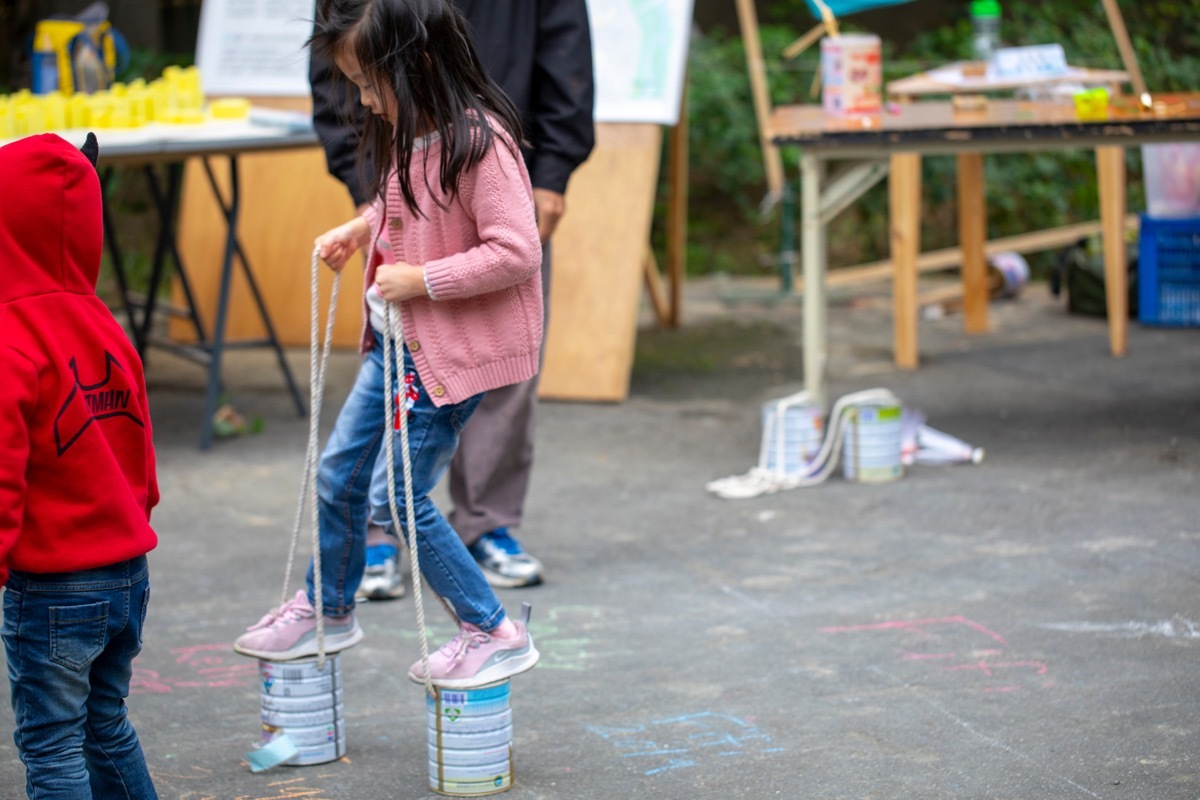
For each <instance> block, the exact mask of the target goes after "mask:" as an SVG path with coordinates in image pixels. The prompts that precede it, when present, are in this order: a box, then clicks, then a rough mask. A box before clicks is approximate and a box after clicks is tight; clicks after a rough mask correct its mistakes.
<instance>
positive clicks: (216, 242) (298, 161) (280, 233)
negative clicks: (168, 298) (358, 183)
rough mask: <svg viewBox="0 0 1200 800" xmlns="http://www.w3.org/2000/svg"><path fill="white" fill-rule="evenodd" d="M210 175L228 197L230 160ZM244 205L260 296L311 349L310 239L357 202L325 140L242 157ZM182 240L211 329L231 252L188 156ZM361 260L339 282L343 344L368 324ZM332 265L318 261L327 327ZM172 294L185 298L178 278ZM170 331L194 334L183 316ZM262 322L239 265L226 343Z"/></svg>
mask: <svg viewBox="0 0 1200 800" xmlns="http://www.w3.org/2000/svg"><path fill="white" fill-rule="evenodd" d="M254 102H255V104H256V105H263V106H268V105H269V106H274V107H277V108H292V109H302V110H308V109H309V107H310V102H309V100H308V98H289V99H286V100H284V99H281V100H276V101H270V100H268V99H266V98H255V100H254ZM212 163H213V167H214V173H215V174H216V176H217V179H218V183H219V184H220V186H221V188H222V192H224V193H225V196H226V197H228V177H229V176H228V172H229V171H228V165H227V163H226V162H225V160H224V159H214V160H213V162H212ZM238 163H239V174H240V178H239V186H240V189H241V210H240V213H239V219H238V233H239V238H240V239H241V242H242V246H243V248H244V249H245V251H246V256H247V258H248V259H249V261H250V266H251V268H252V269H253V271H254V277H255V279H256V280H257V281H258V285H259V288H260V290H261V291H262V294H263V300H264V302H265V304H266V306H267V312H268V313H269V314H270V317H271V322H272V324H273V325H274V326H275V332H276V334H277V335H278V336H279V340H280V342H281V343H282V344H283V345H284V346H285V347H308V342H309V326H310V324H311V323H310V316H311V315H310V312H309V304H310V285H311V280H310V268H311V262H312V249H313V240H314V239H315V238H316V237H317V236H318V235H320V234H321V233H324V232H325V231H327V230H328V229H329V228H332V227H333V226H334V225H338V224H340V223H342V222H345V221H346V220H348V219H350V218H351V217H352V216H353V215H354V203H353V201H352V200H351V199H350V194H349V192H347V191H346V187H345V186H343V185H342V183H341V182H340V181H338V180H337V179H335V178H333V177H331V176H330V175H329V173H328V171H327V170H326V168H325V153H324V151H323V150H321V148H319V147H313V148H311V149H306V150H295V151H289V152H285V153H265V154H256V155H246V156H240V157H239V158H238ZM178 239H179V248H180V255H181V257H182V258H183V262H184V268H185V269H186V270H187V275H188V278H189V279H190V280H191V282H192V289H193V292H194V294H195V297H196V304H197V306H198V308H199V310H200V314H201V319H202V320H203V321H204V325H205V329H206V331H208V332H209V334H210V335H211V331H212V325H213V319H214V317H215V316H216V305H217V291H218V288H219V285H220V272H221V260H222V258H223V257H224V252H225V223H224V220H223V219H222V217H221V210H220V208H218V206H217V203H216V201H215V200H214V198H213V196H212V190H211V188H210V187H209V185H208V178H207V177H206V176H205V174H204V169H203V167H202V165H201V164H200V162H199V161H198V160H196V159H193V160H191V161H189V162H188V164H187V167H186V169H185V172H184V183H183V193H182V198H181V202H180V213H179V236H178ZM362 273H363V270H362V261H361V259H358V258H356V259H354V260H352V261H351V262H350V263H349V264H347V265H346V268H345V270H344V271H343V277H342V283H341V287H340V288H339V290H338V308H337V320H336V324H335V328H334V341H335V344H336V345H337V346H338V347H357V345H358V340H359V335H360V333H361V331H362V310H361V309H362V291H363V288H362ZM332 275H333V274H332V273H331V272H330V271H329V269H328V268H326V267H325V266H324V265H322V266H321V276H320V281H321V283H320V296H321V298H322V300H321V314H322V317H321V331H322V334H321V335H324V330H325V328H324V319H325V316H324V315H325V314H326V313H327V306H328V299H329V292H330V285H331V282H332ZM172 300H173V302H174V303H175V304H176V305H180V306H182V305H183V304H184V299H183V293H182V291H181V289H180V287H179V286H178V283H177V282H176V285H175V286H174V287H173V298H172ZM169 335H170V336H171V337H172V338H175V339H177V340H179V341H191V340H192V339H193V338H194V337H192V329H191V325H190V324H189V323H188V322H187V321H186V320H180V319H175V320H172V322H171V325H170V328H169ZM263 335H264V328H263V326H262V323H261V321H260V319H259V316H258V311H257V309H256V308H255V305H254V300H253V298H252V297H251V295H250V290H249V288H248V286H247V285H246V281H245V279H244V278H243V276H242V274H241V270H240V269H235V271H234V282H233V291H232V294H231V295H230V307H229V321H228V324H227V325H226V337H227V339H226V340H227V341H231V342H236V341H239V340H242V341H244V340H247V339H257V338H260V337H262V336H263Z"/></svg>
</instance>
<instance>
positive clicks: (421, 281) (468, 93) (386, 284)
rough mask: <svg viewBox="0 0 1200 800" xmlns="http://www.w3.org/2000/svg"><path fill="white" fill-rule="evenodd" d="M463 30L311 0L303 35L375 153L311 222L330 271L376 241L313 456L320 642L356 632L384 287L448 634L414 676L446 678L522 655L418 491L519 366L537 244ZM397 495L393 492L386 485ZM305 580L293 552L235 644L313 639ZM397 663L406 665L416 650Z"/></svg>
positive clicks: (277, 648) (467, 682) (524, 635)
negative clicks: (347, 203) (357, 339)
mask: <svg viewBox="0 0 1200 800" xmlns="http://www.w3.org/2000/svg"><path fill="white" fill-rule="evenodd" d="M470 42H471V36H470V32H469V30H468V29H467V26H466V23H465V21H464V20H463V18H462V17H461V16H460V14H459V12H458V11H457V10H456V9H455V8H454V5H453V4H452V3H448V2H445V0H320V2H319V3H318V6H317V23H316V26H315V28H314V33H313V40H312V44H313V47H314V48H315V49H319V50H322V51H324V52H325V54H326V55H328V56H330V57H331V58H332V60H333V62H334V63H336V64H337V67H338V69H339V70H340V71H341V75H340V77H341V78H342V79H346V80H349V81H350V82H351V83H352V84H354V86H355V87H357V89H358V92H359V95H360V99H361V102H362V105H363V106H365V107H366V108H367V109H368V110H369V111H370V112H371V113H370V115H369V117H368V119H367V121H366V125H365V129H364V135H363V137H362V139H361V140H360V142H359V157H360V158H359V163H360V165H368V166H369V165H387V169H384V170H376V171H374V172H373V173H364V178H365V179H366V182H365V185H368V186H370V187H371V193H372V195H373V196H375V198H376V199H375V201H374V203H373V205H371V207H370V208H369V209H368V210H367V211H366V212H365V213H364V214H363V215H362V216H360V217H357V218H355V219H353V220H351V221H349V222H347V223H345V224H344V225H340V226H338V227H336V228H334V229H332V230H330V231H328V232H326V233H324V234H322V235H321V236H319V237H318V238H317V240H316V244H317V246H318V247H319V249H320V256H321V258H322V259H324V261H325V262H326V263H327V264H328V265H329V266H330V267H331V268H333V269H334V270H340V269H341V268H342V267H343V266H344V265H345V264H346V262H347V260H348V259H349V258H350V256H351V255H353V254H354V253H355V252H356V251H359V250H362V251H363V252H365V253H371V252H372V251H373V250H374V244H375V243H376V242H377V241H378V240H380V239H383V240H384V241H385V242H386V244H388V245H390V249H391V255H392V257H393V263H384V264H378V265H376V263H375V259H368V266H367V273H366V285H367V287H368V288H367V291H366V297H365V300H364V303H363V309H364V315H363V316H364V326H363V339H362V352H363V353H364V358H363V363H362V367H361V368H360V370H359V374H358V378H357V380H356V382H355V385H354V388H353V389H352V390H351V392H350V396H349V397H348V398H347V400H346V403H345V405H344V406H343V407H342V410H341V413H340V414H339V415H338V419H337V423H336V425H335V426H334V429H333V431H332V433H331V434H330V437H329V441H328V443H327V444H326V446H325V449H324V450H323V452H322V454H321V461H320V466H319V470H318V476H317V486H318V503H319V515H318V520H319V522H318V527H319V536H320V546H321V576H322V600H323V604H324V613H325V614H326V615H327V616H326V618H325V650H326V652H331V653H332V652H337V651H339V650H342V649H345V648H347V647H350V646H352V645H354V644H356V643H357V642H358V641H359V640H361V639H362V636H363V634H362V630H361V629H360V628H359V627H358V624H357V623H356V621H355V619H354V603H355V600H354V594H355V590H356V589H357V588H358V584H359V582H360V581H361V579H362V575H363V567H364V563H365V552H366V541H365V540H366V529H367V523H368V521H369V522H370V523H371V524H373V525H380V526H383V527H391V525H392V521H391V513H390V511H389V508H388V501H389V497H388V494H389V492H390V490H386V489H379V490H378V491H376V492H374V493H372V492H371V490H370V487H371V484H372V474H373V473H380V472H382V471H385V470H386V468H387V463H386V455H385V453H386V450H385V448H384V436H388V435H395V432H394V430H393V426H391V425H389V424H385V419H384V407H385V406H384V391H385V389H384V365H383V358H384V356H383V346H382V337H383V336H384V331H385V322H384V319H385V316H384V311H385V304H387V303H391V304H393V314H392V319H393V321H395V320H396V319H397V317H398V318H399V321H400V323H399V325H398V327H397V329H396V334H395V335H396V338H397V344H398V345H402V347H398V348H397V350H402V353H403V356H402V359H403V363H402V365H397V367H396V368H393V375H394V376H396V377H397V378H398V379H399V380H403V385H404V390H403V392H399V391H398V388H399V387H398V386H393V387H391V388H390V389H388V391H392V392H395V393H396V396H397V397H399V398H401V403H402V404H403V405H404V407H406V408H407V414H408V418H407V419H408V422H407V424H408V430H409V436H408V438H409V447H410V459H411V464H412V471H413V494H414V498H413V511H414V513H415V517H416V532H417V536H416V540H417V547H418V553H417V554H418V556H419V560H420V564H421V571H422V574H423V576H424V578H425V580H426V581H427V582H428V583H429V585H430V586H431V587H432V588H433V590H434V591H436V592H437V593H438V594H439V595H441V597H443V598H444V599H445V600H446V601H447V602H448V603H449V604H450V606H451V607H452V608H453V609H454V612H455V613H456V614H457V616H458V618H459V621H460V629H459V632H458V635H457V636H455V637H454V638H453V639H452V640H451V641H450V642H449V643H447V644H446V645H444V646H443V647H442V648H441V649H440V650H438V651H437V652H436V653H434V654H432V655H431V656H430V659H429V673H430V678H431V680H432V681H433V683H435V684H437V685H439V686H444V687H448V688H468V687H472V686H480V685H483V684H486V683H491V682H494V681H498V680H502V679H504V678H507V677H509V676H511V675H515V674H517V673H520V672H524V671H525V670H528V669H530V668H531V667H532V666H533V665H534V664H535V663H536V662H537V660H538V652H537V649H536V648H535V647H534V644H533V640H532V638H531V637H530V636H529V632H528V631H527V630H526V628H525V625H524V623H523V622H522V621H519V620H513V619H510V618H509V617H508V616H506V614H505V612H504V608H503V607H502V606H501V605H500V602H499V600H498V599H497V598H496V595H495V593H494V592H493V591H492V589H491V587H490V586H489V585H488V583H487V581H486V580H485V578H484V576H483V573H482V572H481V571H480V569H479V567H478V565H477V564H476V562H475V559H474V558H472V557H471V555H470V553H469V552H468V551H467V548H466V546H465V545H464V544H463V543H462V540H461V539H460V538H459V536H458V534H457V533H456V532H455V531H454V529H453V528H451V527H450V524H449V523H448V522H447V521H446V519H445V517H443V516H442V513H441V512H440V511H439V510H438V509H437V507H436V506H435V505H434V504H433V501H432V500H431V499H430V498H429V496H428V493H429V491H430V490H431V489H432V488H433V487H434V486H435V485H436V483H437V481H438V479H439V478H440V477H441V475H442V473H443V472H444V471H445V469H446V467H447V466H448V465H449V463H450V458H451V456H452V455H453V454H454V450H455V448H456V447H457V445H458V433H459V431H460V430H461V429H462V427H463V425H464V424H466V422H467V419H468V418H469V417H470V416H471V412H472V411H474V410H475V407H476V406H477V405H478V403H479V401H480V400H481V399H482V397H483V393H484V392H486V391H488V390H489V389H493V388H496V387H499V386H504V385H507V384H510V383H517V382H519V381H523V380H526V379H528V378H530V377H532V376H533V375H534V374H535V373H536V372H537V370H538V361H539V347H540V343H541V339H542V319H543V316H542V291H541V275H540V270H539V267H540V265H541V244H540V241H539V239H538V231H537V222H536V220H535V218H534V205H533V199H532V198H533V194H532V189H531V187H530V182H529V176H528V174H527V172H526V169H525V164H524V161H523V159H522V158H521V153H520V151H519V149H518V143H519V142H520V141H521V131H520V121H519V117H518V114H517V111H516V109H515V108H514V107H513V105H512V103H511V102H509V100H508V99H507V98H506V97H505V96H504V94H503V93H502V92H501V91H500V89H499V88H498V87H497V86H496V85H495V84H494V83H492V82H491V80H490V79H488V78H487V76H486V73H485V72H484V68H483V66H482V65H481V63H480V61H479V59H478V58H477V57H476V55H475V52H474V50H473V48H472V46H471V43H470ZM385 251H386V248H385ZM397 355H399V353H397ZM395 444H396V446H395V448H394V450H395V453H396V465H395V474H396V475H401V474H402V471H401V465H400V458H401V453H400V451H401V447H400V445H399V440H398V439H397V440H396V443H395ZM376 486H377V487H387V481H386V480H380V481H376ZM397 502H398V504H399V505H400V506H401V507H403V505H404V495H403V491H402V488H401V491H400V492H399V496H398V497H397ZM400 519H401V520H404V519H405V514H404V512H403V511H402V512H401V514H400ZM313 583H314V582H313V567H312V565H311V564H310V565H309V570H308V590H307V591H303V590H302V591H299V592H297V594H296V597H295V599H293V600H292V601H290V602H288V603H286V604H285V605H283V606H282V607H280V608H277V609H274V610H272V611H271V612H270V613H268V614H267V615H266V616H265V617H263V618H262V620H260V621H259V623H258V624H257V625H255V626H253V627H252V628H250V630H249V632H247V633H246V634H244V635H243V636H241V637H240V638H239V639H238V640H237V643H236V645H235V648H236V649H237V650H238V651H239V652H242V653H245V654H247V655H251V656H256V657H258V658H265V659H269V660H287V659H292V658H299V657H302V656H310V655H314V654H315V653H316V652H317V643H316V620H315V612H314V610H313ZM408 674H409V677H410V678H411V679H412V680H414V681H417V682H423V681H424V679H425V673H424V668H423V666H422V663H421V662H420V661H418V662H417V663H416V664H414V665H413V666H412V668H411V669H410V670H409V673H408Z"/></svg>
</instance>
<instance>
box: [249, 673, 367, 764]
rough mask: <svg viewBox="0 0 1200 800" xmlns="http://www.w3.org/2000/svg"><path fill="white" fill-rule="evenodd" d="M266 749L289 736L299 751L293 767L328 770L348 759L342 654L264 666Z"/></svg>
mask: <svg viewBox="0 0 1200 800" xmlns="http://www.w3.org/2000/svg"><path fill="white" fill-rule="evenodd" d="M258 675H259V678H260V680H261V685H262V690H261V692H260V702H261V706H262V709H261V721H262V739H263V743H264V744H265V743H267V742H270V741H273V740H274V739H276V738H277V737H279V736H283V735H285V734H286V735H287V737H288V739H289V740H290V741H291V742H292V744H294V745H295V746H296V750H297V751H298V752H297V753H296V755H295V756H294V757H292V758H291V759H289V760H288V761H287V762H286V763H287V764H288V765H289V766H306V765H310V764H325V763H328V762H330V761H336V760H337V759H339V758H341V757H342V756H344V755H345V754H346V723H345V705H344V704H343V696H344V695H343V690H342V663H341V659H340V658H339V657H338V654H336V653H335V654H332V655H328V656H326V657H325V664H324V666H323V667H321V668H318V667H317V659H315V658H304V659H296V660H295V661H266V660H261V659H260V660H259V662H258Z"/></svg>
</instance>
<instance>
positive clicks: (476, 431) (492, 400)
mask: <svg viewBox="0 0 1200 800" xmlns="http://www.w3.org/2000/svg"><path fill="white" fill-rule="evenodd" d="M542 300H543V314H544V319H543V322H548V321H549V318H550V245H549V244H548V243H547V244H543V245H542ZM542 344H543V348H544V346H545V329H544V328H543V333H542ZM543 352H544V350H543ZM537 385H538V376H537V375H534V376H533V377H532V378H530V379H529V380H527V381H525V382H523V383H515V384H512V385H511V386H503V387H501V388H499V389H492V390H491V391H489V392H488V393H487V394H486V395H484V398H483V401H482V402H481V403H480V404H479V407H478V408H477V409H475V413H474V414H472V415H471V418H470V419H469V420H467V425H466V427H465V428H463V431H462V434H461V436H460V438H459V443H458V450H457V452H455V454H454V460H453V461H451V462H450V478H449V487H450V499H451V501H452V502H453V503H454V509H453V510H452V511H451V512H450V514H449V515H448V516H449V519H450V525H451V526H453V528H454V530H456V531H458V535H459V536H460V537H462V540H463V542H465V543H466V544H468V545H471V544H473V543H474V542H475V541H476V540H477V539H478V538H479V537H480V536H482V535H483V534H485V533H487V532H488V531H492V530H495V529H496V528H506V527H517V526H519V525H520V524H521V520H522V518H523V517H524V513H525V495H526V493H527V492H528V491H529V477H530V474H531V473H532V472H533V434H534V417H535V415H536V410H537Z"/></svg>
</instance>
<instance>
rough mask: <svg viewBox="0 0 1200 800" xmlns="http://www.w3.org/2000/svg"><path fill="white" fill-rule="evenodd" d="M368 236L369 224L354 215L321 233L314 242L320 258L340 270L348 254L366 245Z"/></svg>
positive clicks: (348, 256) (369, 236) (347, 258)
mask: <svg viewBox="0 0 1200 800" xmlns="http://www.w3.org/2000/svg"><path fill="white" fill-rule="evenodd" d="M370 238H371V226H370V225H369V224H368V223H367V220H366V219H365V218H363V217H355V218H354V219H352V220H350V221H349V222H346V223H343V224H342V225H338V226H337V227H336V228H331V229H330V230H328V231H326V232H325V233H323V234H321V235H320V236H318V237H317V239H316V242H315V243H314V244H315V245H316V246H317V247H318V248H319V255H320V256H321V259H322V260H323V261H324V262H325V263H326V264H328V265H329V266H330V268H331V269H333V271H334V272H341V271H342V267H344V266H346V262H347V261H348V260H349V259H350V256H352V255H354V253H355V252H357V251H358V250H359V249H360V248H362V247H366V246H367V242H368V240H369V239H370Z"/></svg>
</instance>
